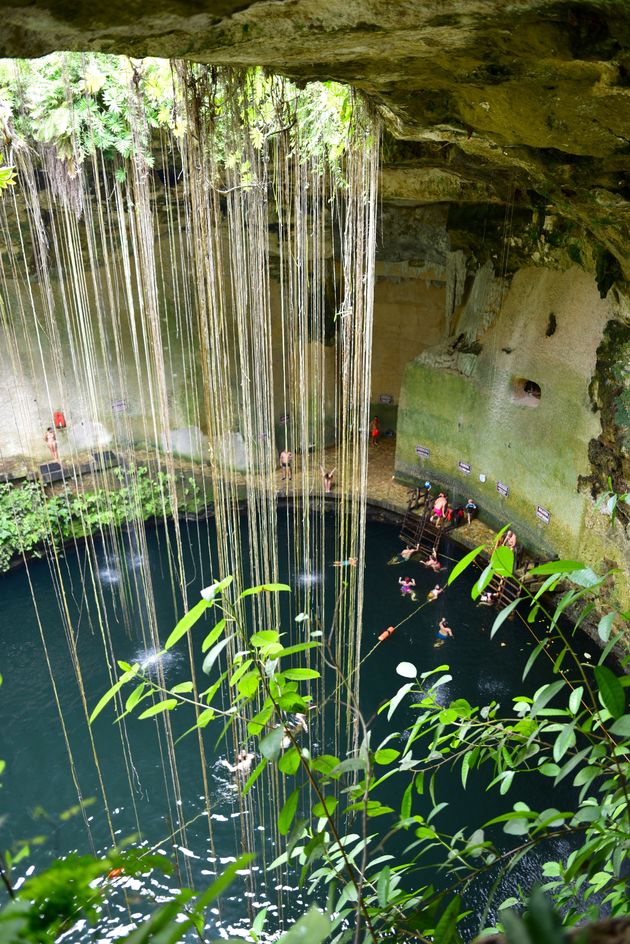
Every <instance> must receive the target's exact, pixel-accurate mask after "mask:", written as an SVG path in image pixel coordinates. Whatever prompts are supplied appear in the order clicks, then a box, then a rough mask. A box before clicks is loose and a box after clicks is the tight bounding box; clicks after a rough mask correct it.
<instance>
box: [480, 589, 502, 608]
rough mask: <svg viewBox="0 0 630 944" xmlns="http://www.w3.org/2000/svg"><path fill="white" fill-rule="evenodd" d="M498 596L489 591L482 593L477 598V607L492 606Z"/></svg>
mask: <svg viewBox="0 0 630 944" xmlns="http://www.w3.org/2000/svg"><path fill="white" fill-rule="evenodd" d="M497 596H498V594H497V593H492V592H491V591H489V590H486V591H484V593H482V594H481V596H480V597H479V604H478V605H479V606H494V604H495V602H496V599H497Z"/></svg>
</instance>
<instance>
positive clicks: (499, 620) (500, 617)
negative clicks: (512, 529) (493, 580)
mask: <svg viewBox="0 0 630 944" xmlns="http://www.w3.org/2000/svg"><path fill="white" fill-rule="evenodd" d="M507 550H510V548H507ZM521 599H522V598H521V597H516V599H515V600H512V602H511V603H508V605H507V606H506V607H504V609H502V610H501V612H500V613H498V614H497V617H496V619H495V621H494V623H493V624H492V629H491V630H490V639H492V637H493V636H494V634H495V633H496V631H497V630H498V629H499V628H500V627H501V626H502V625H503V623H505V621H506V619H507V618H508V616H509V615H510V613H512V612H513V611H514V610H515V609H516V607H517V606H518V605H519V603H520V602H521Z"/></svg>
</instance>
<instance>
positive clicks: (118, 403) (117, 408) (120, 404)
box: [112, 400, 127, 413]
mask: <svg viewBox="0 0 630 944" xmlns="http://www.w3.org/2000/svg"><path fill="white" fill-rule="evenodd" d="M126 412H127V401H126V400H112V413H126Z"/></svg>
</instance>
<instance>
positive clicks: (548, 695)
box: [531, 680, 567, 718]
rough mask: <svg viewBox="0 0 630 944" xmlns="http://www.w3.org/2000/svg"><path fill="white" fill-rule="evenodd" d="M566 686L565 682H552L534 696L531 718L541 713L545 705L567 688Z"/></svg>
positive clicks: (543, 686)
mask: <svg viewBox="0 0 630 944" xmlns="http://www.w3.org/2000/svg"><path fill="white" fill-rule="evenodd" d="M566 684H567V683H566V682H565V681H564V680H563V681H561V682H551V683H549V684H548V685H542V686H541V687H540V688H539V689H538V691H537V692H536V694H535V695H534V702H533V704H532V710H531V717H532V718H533V717H534V716H535V715H536V714H537V713H538V712H539V711H541V710H542V709H543V708H544V707H545V705H546V704H547V703H548V702H550V701H551V699H552V698H554V697H555V696H556V695H557V694H558V692H559V691H561V690H562V689H563V688H564V687H565V685H566Z"/></svg>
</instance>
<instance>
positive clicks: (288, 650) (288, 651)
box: [274, 642, 321, 659]
mask: <svg viewBox="0 0 630 944" xmlns="http://www.w3.org/2000/svg"><path fill="white" fill-rule="evenodd" d="M319 646H321V642H300V643H298V644H297V645H295V646H286V647H285V648H283V649H279V650H278V652H276V653H274V655H275V657H276V658H278V659H282V657H283V656H292V655H293V654H294V653H295V652H305V650H306V649H315V648H317V647H319Z"/></svg>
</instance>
